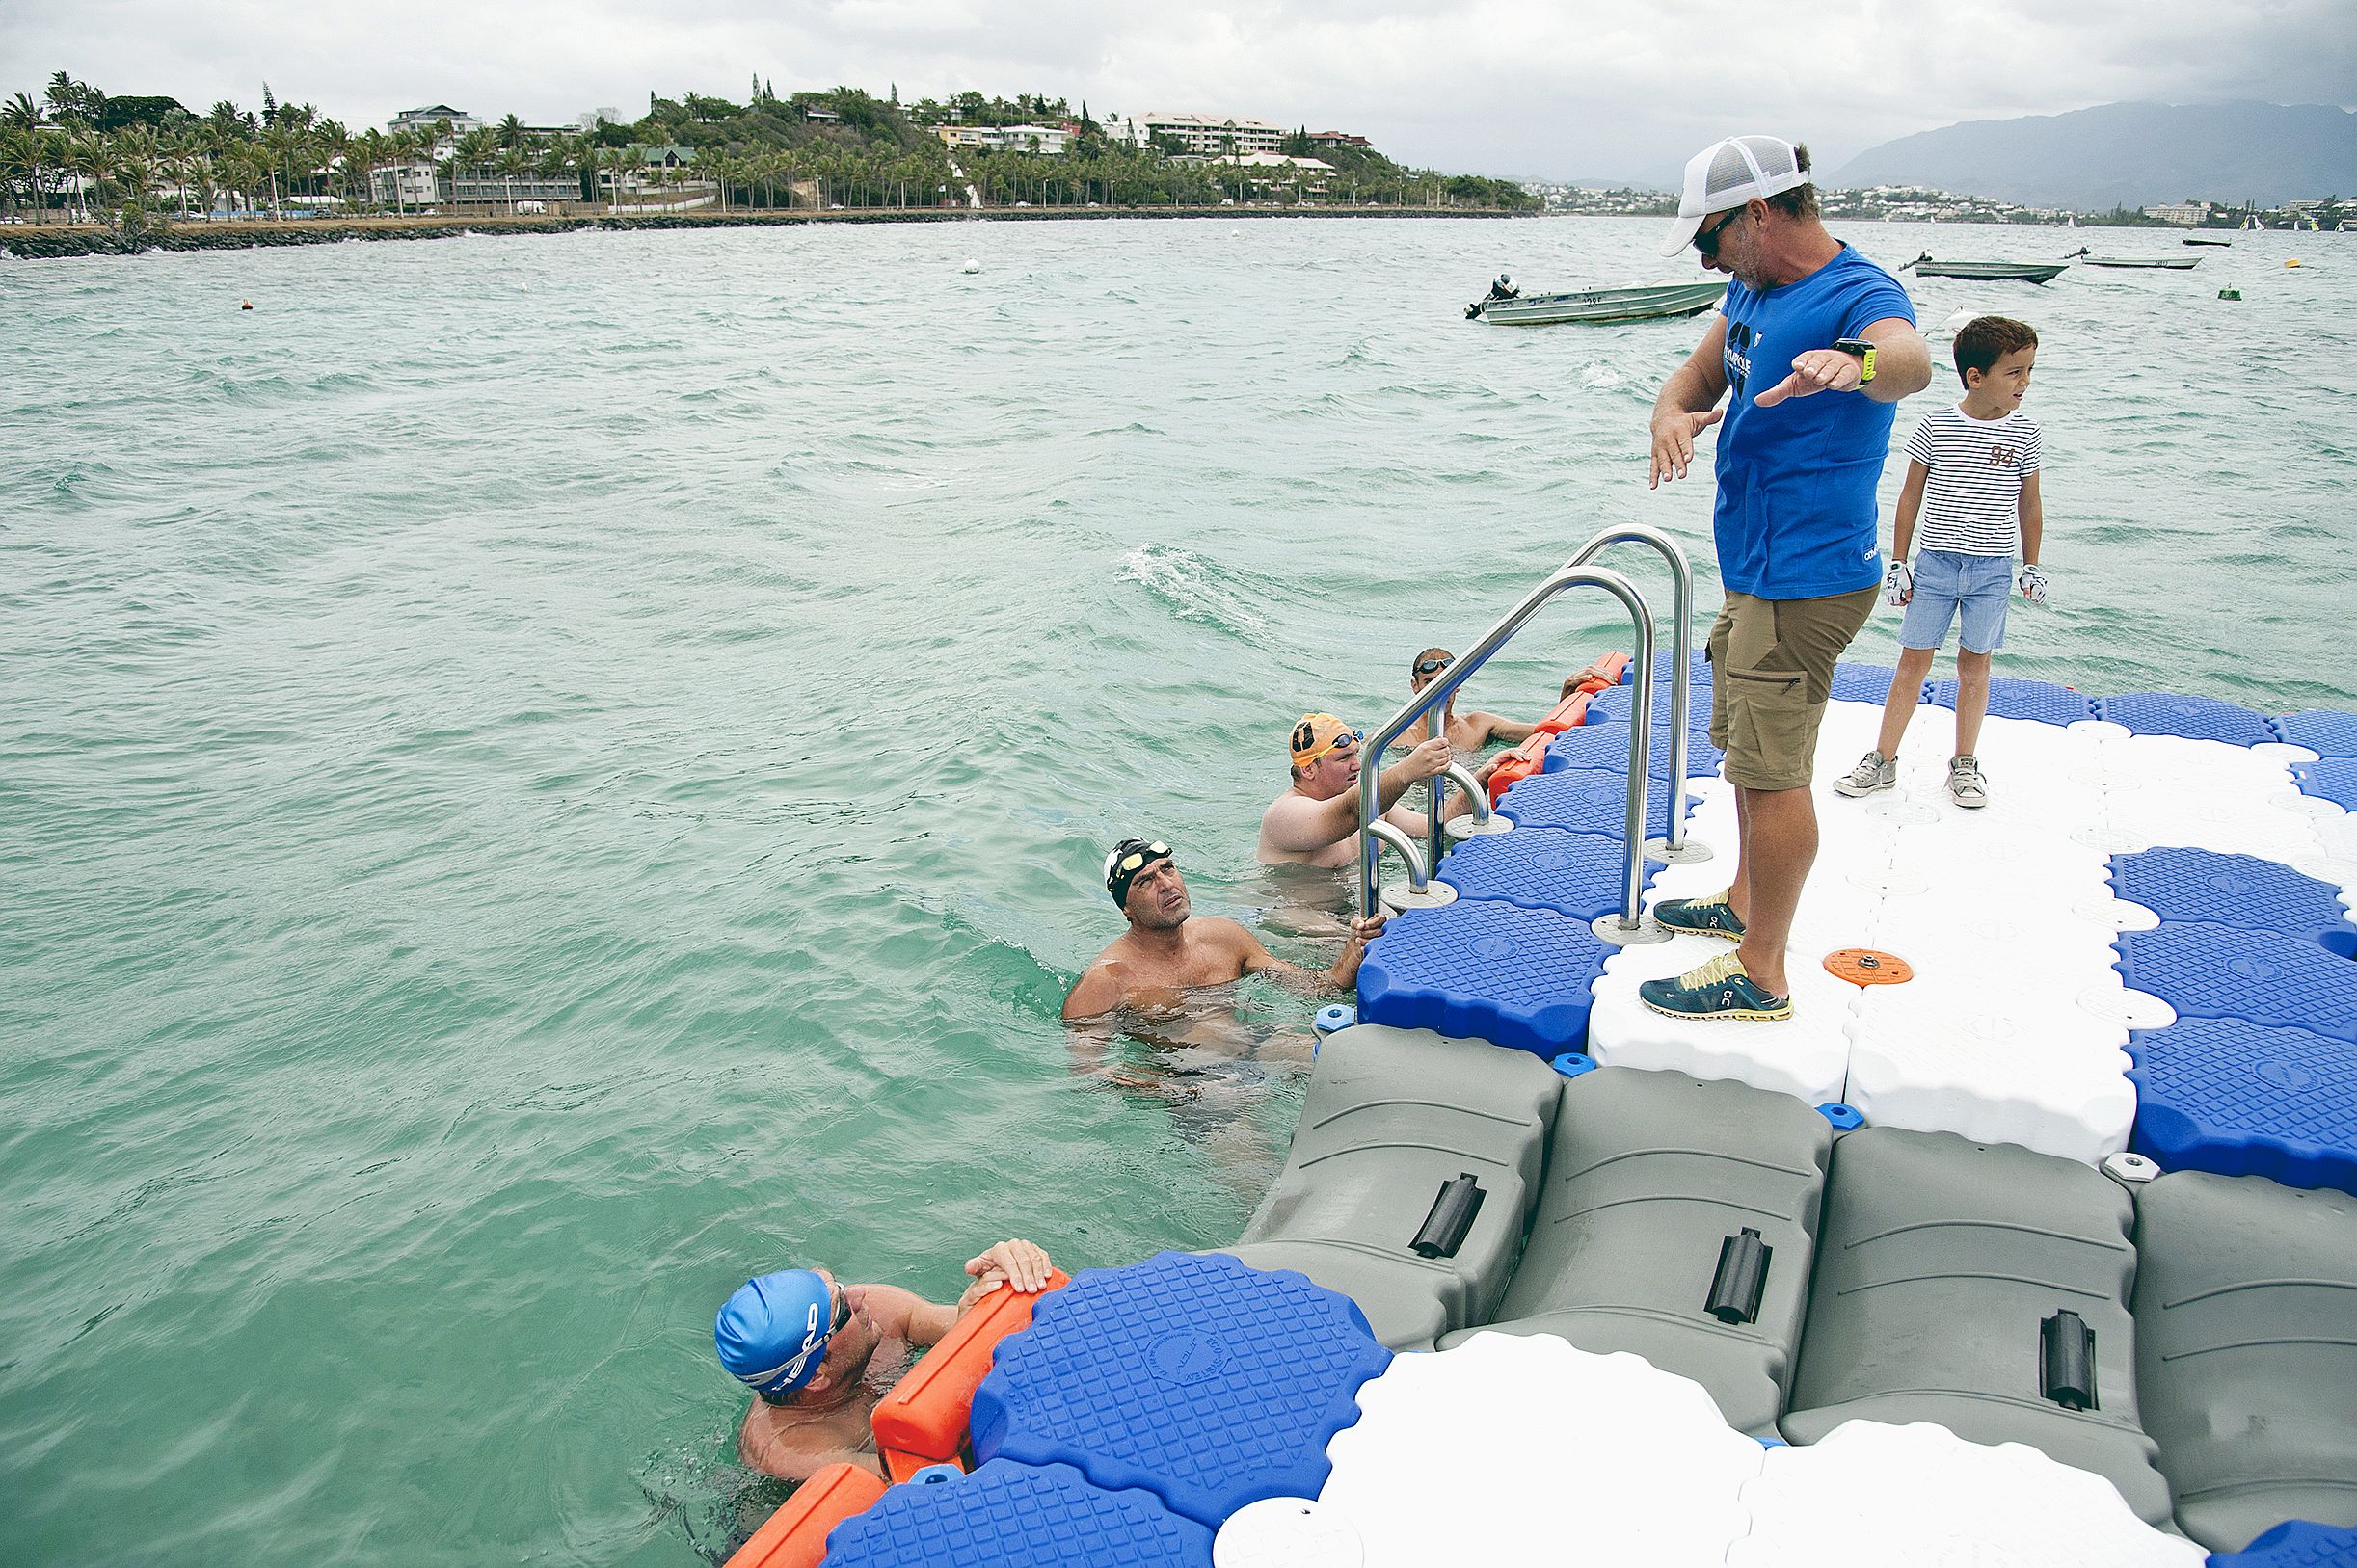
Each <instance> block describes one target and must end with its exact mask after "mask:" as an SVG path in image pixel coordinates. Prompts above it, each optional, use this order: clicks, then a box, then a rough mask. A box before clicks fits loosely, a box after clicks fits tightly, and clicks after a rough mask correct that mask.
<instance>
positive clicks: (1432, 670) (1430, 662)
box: [1416, 653, 1457, 676]
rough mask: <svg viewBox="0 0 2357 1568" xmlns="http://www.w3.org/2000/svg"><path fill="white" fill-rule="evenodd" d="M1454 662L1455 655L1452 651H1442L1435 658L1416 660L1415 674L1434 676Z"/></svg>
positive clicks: (1455, 660)
mask: <svg viewBox="0 0 2357 1568" xmlns="http://www.w3.org/2000/svg"><path fill="white" fill-rule="evenodd" d="M1456 662H1457V655H1456V654H1454V653H1443V654H1442V655H1441V656H1440V657H1438V658H1436V659H1418V660H1416V674H1418V675H1420V676H1436V675H1438V674H1439V673H1440V672H1441V671H1443V670H1445V669H1447V668H1448V667H1449V666H1450V665H1452V664H1455V663H1456Z"/></svg>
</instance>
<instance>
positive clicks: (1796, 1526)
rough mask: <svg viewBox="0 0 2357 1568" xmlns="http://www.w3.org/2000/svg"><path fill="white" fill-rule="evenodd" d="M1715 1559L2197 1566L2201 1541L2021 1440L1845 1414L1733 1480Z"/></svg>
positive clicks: (1734, 1566)
mask: <svg viewBox="0 0 2357 1568" xmlns="http://www.w3.org/2000/svg"><path fill="white" fill-rule="evenodd" d="M1743 1502H1744V1507H1745V1511H1746V1512H1747V1513H1748V1514H1749V1515H1750V1518H1751V1529H1750V1531H1749V1533H1747V1534H1746V1535H1745V1536H1744V1537H1743V1538H1742V1539H1740V1540H1738V1541H1736V1542H1735V1543H1734V1545H1733V1546H1732V1547H1731V1548H1730V1549H1729V1550H1728V1554H1727V1561H1728V1564H1729V1568H1889V1565H1890V1564H1893V1563H1970V1564H1973V1565H1974V1568H2200V1564H2202V1563H2203V1562H2205V1561H2207V1560H2208V1558H2207V1555H2206V1554H2205V1553H2204V1552H2203V1551H2202V1549H2201V1548H2200V1547H2198V1546H2196V1545H2194V1544H2193V1543H2192V1542H2191V1541H2188V1540H2185V1539H2184V1538H2183V1537H2182V1536H2175V1535H2164V1534H2162V1533H2161V1532H2160V1531H2159V1530H2156V1529H2155V1528H2153V1527H2152V1526H2150V1525H2148V1524H2146V1523H2145V1522H2144V1521H2143V1520H2141V1519H2138V1518H2137V1517H2136V1515H2135V1513H2134V1512H2133V1511H2132V1510H2131V1509H2129V1506H2128V1504H2127V1503H2126V1502H2123V1501H2122V1500H2121V1498H2120V1494H2119V1492H2118V1491H2117V1490H2115V1489H2114V1488H2113V1486H2112V1484H2111V1483H2110V1482H2109V1481H2107V1480H2105V1479H2103V1477H2102V1476H2101V1475H2090V1474H2089V1473H2087V1472H2086V1471H2083V1470H2073V1469H2071V1468H2070V1467H2069V1466H2067V1465H2062V1464H2057V1463H2056V1462H2055V1461H2054V1460H2052V1459H2049V1458H2048V1457H2047V1456H2046V1455H2045V1454H2043V1453H2041V1452H2039V1451H2038V1450H2037V1449H2036V1448H2030V1447H2028V1446H2027V1445H2025V1444H2021V1443H2005V1444H2000V1445H1997V1446H1996V1447H1994V1448H1992V1447H1988V1446H1985V1445H1982V1444H1978V1443H1967V1442H1966V1441H1965V1440H1964V1439H1962V1438H1960V1437H1958V1436H1956V1434H1955V1433H1953V1432H1951V1431H1949V1430H1948V1429H1947V1428H1946V1427H1944V1426H1934V1425H1931V1424H1930V1423H1928V1422H1915V1423H1914V1424H1911V1425H1906V1426H1888V1425H1884V1424H1882V1423H1880V1422H1862V1421H1854V1422H1845V1423H1844V1424H1842V1425H1840V1426H1837V1427H1835V1428H1834V1430H1833V1431H1831V1432H1829V1433H1827V1434H1826V1435H1825V1436H1824V1437H1823V1438H1822V1439H1820V1440H1819V1441H1817V1442H1815V1443H1812V1444H1810V1445H1809V1446H1808V1447H1807V1448H1774V1449H1771V1450H1769V1453H1768V1457H1767V1462H1766V1464H1765V1465H1764V1466H1762V1467H1761V1470H1760V1474H1759V1475H1758V1476H1757V1478H1755V1479H1754V1480H1751V1481H1748V1482H1746V1483H1745V1484H1744V1488H1743Z"/></svg>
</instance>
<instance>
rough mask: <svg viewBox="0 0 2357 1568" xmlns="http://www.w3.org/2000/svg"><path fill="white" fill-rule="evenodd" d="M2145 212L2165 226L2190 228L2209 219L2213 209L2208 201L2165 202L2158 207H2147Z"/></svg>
mask: <svg viewBox="0 0 2357 1568" xmlns="http://www.w3.org/2000/svg"><path fill="white" fill-rule="evenodd" d="M2144 210H2145V211H2147V212H2149V213H2151V214H2152V215H2153V216H2154V217H2156V218H2157V219H2159V220H2160V221H2161V222H2162V223H2164V224H2184V225H2187V226H2192V225H2195V224H2199V223H2201V222H2202V221H2203V220H2204V219H2206V218H2208V217H2209V216H2210V210H2211V209H2210V203H2209V202H2207V201H2163V202H2161V203H2160V204H2159V205H2157V206H2151V207H2147V208H2145V209H2144Z"/></svg>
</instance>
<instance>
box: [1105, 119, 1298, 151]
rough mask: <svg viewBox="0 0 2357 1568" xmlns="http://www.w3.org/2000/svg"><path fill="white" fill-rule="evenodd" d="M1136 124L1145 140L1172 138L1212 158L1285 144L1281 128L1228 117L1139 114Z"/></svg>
mask: <svg viewBox="0 0 2357 1568" xmlns="http://www.w3.org/2000/svg"><path fill="white" fill-rule="evenodd" d="M1138 125H1139V126H1140V127H1141V128H1142V129H1143V130H1144V131H1145V134H1146V135H1147V136H1149V137H1154V136H1172V137H1176V138H1177V139H1178V140H1179V142H1180V143H1181V145H1183V146H1185V147H1186V149H1187V150H1188V151H1189V152H1192V153H1197V154H1201V155H1204V156H1216V155H1218V154H1219V153H1223V152H1275V151H1278V150H1280V149H1281V148H1282V147H1283V146H1284V145H1285V132H1284V129H1283V127H1282V126H1277V125H1272V124H1270V123H1269V122H1268V121H1267V120H1244V119H1239V118H1237V117H1235V116H1232V115H1171V114H1152V115H1140V116H1139V117H1138Z"/></svg>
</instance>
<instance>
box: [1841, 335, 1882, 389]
mask: <svg viewBox="0 0 2357 1568" xmlns="http://www.w3.org/2000/svg"><path fill="white" fill-rule="evenodd" d="M1834 347H1835V350H1837V351H1838V352H1840V353H1842V354H1855V355H1857V356H1858V385H1861V386H1863V385H1865V384H1866V383H1868V382H1870V381H1872V380H1873V379H1874V345H1873V344H1871V343H1869V342H1867V341H1866V340H1865V339H1864V338H1862V337H1845V338H1843V339H1842V340H1841V341H1840V342H1838V343H1835V345H1834Z"/></svg>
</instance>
